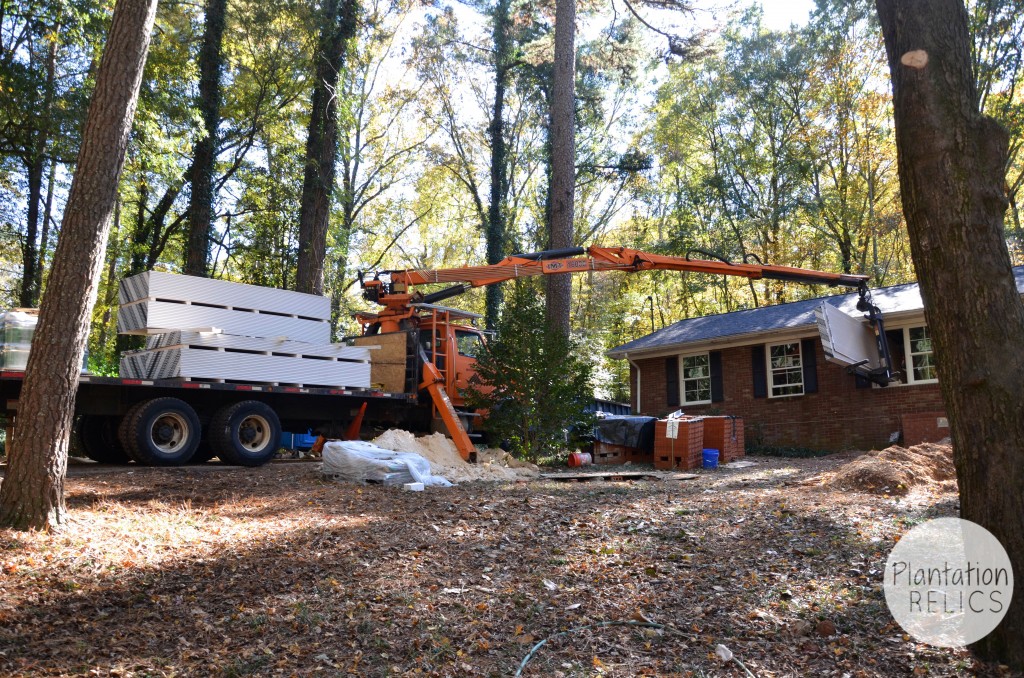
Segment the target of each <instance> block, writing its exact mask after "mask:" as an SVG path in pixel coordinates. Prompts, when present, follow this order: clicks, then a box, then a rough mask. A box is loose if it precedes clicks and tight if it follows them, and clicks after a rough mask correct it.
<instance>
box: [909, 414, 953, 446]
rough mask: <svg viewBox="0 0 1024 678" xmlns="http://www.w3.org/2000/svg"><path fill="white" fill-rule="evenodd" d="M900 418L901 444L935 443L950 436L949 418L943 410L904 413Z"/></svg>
mask: <svg viewBox="0 0 1024 678" xmlns="http://www.w3.org/2000/svg"><path fill="white" fill-rule="evenodd" d="M901 420H902V424H903V444H904V445H907V446H910V445H917V444H918V443H937V442H939V441H940V440H942V439H943V438H948V437H949V436H950V432H949V420H948V419H947V418H946V413H945V412H943V411H938V412H920V413H913V414H904V415H903V416H902V417H901Z"/></svg>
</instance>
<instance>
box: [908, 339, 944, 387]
mask: <svg viewBox="0 0 1024 678" xmlns="http://www.w3.org/2000/svg"><path fill="white" fill-rule="evenodd" d="M911 330H924V331H925V333H926V336H927V338H928V340H929V341H931V333H929V332H928V326H927V325H912V326H910V327H904V328H903V355H904V359H905V360H906V362H907V369H906V379H907V384H937V383H939V378H938V373H937V372H936V370H935V346H934V345H931V346H932V348H931V350H928V351H917V352H914V350H913V346H912V345H911V343H910V331H911ZM915 356H931V368H932V372H933V373H935V374H936V376H935V377H934V378H933V379H918V378H917V377H916V376H915V375H914V357H915Z"/></svg>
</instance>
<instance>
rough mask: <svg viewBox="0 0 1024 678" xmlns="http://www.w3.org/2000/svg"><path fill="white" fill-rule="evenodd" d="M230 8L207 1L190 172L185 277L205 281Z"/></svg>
mask: <svg viewBox="0 0 1024 678" xmlns="http://www.w3.org/2000/svg"><path fill="white" fill-rule="evenodd" d="M227 6H228V0H206V12H205V29H204V31H203V46H202V48H201V50H200V52H199V111H200V113H202V116H203V129H202V130H201V131H200V137H199V139H198V140H197V141H196V145H195V150H194V152H193V157H192V167H191V168H190V170H189V183H190V184H191V189H192V190H191V193H190V197H189V207H188V244H187V246H186V248H185V273H186V274H188V275H198V276H204V277H205V276H206V275H207V273H208V269H209V265H210V231H211V229H212V227H213V197H214V192H213V175H214V164H215V162H216V160H217V127H218V125H219V123H220V100H221V96H220V81H221V73H222V71H223V66H224V57H223V51H222V50H221V42H222V40H223V37H224V24H225V22H226V18H227Z"/></svg>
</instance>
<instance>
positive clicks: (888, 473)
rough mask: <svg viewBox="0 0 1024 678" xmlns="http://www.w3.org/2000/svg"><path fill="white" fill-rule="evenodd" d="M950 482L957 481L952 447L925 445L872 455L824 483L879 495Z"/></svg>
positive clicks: (894, 447) (848, 465)
mask: <svg viewBox="0 0 1024 678" xmlns="http://www.w3.org/2000/svg"><path fill="white" fill-rule="evenodd" d="M948 482H953V483H955V482H956V468H955V467H954V466H953V447H952V445H949V444H948V443H921V444H920V445H914V446H913V447H899V446H898V445H894V446H892V447H888V448H886V449H884V450H881V451H878V450H874V451H871V452H868V453H866V454H864V455H862V456H860V457H857V458H856V459H854V460H853V461H851V462H848V463H846V464H844V465H843V466H841V467H840V468H839V469H838V470H837V471H836V472H835V474H833V475H832V476H831V477H830V478H827V479H826V480H825V482H824V484H825V485H828V486H829V487H834V488H840V489H847V490H860V491H863V492H873V493H875V494H898V495H903V494H906V493H907V492H908V491H909V490H910V489H911V488H913V487H918V486H922V485H929V484H944V483H948Z"/></svg>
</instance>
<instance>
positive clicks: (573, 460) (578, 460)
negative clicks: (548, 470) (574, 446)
mask: <svg viewBox="0 0 1024 678" xmlns="http://www.w3.org/2000/svg"><path fill="white" fill-rule="evenodd" d="M593 463H594V456H593V455H592V454H590V453H589V452H573V453H572V454H570V455H569V466H572V467H576V466H587V465H589V464H593Z"/></svg>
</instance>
